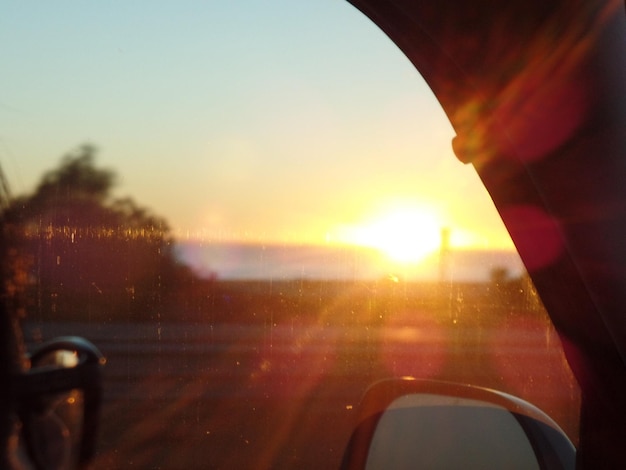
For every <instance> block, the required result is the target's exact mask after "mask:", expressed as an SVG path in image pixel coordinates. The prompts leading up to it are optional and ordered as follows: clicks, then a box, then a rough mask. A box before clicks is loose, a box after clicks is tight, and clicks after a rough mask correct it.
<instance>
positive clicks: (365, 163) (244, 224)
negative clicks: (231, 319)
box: [0, 0, 508, 248]
mask: <svg viewBox="0 0 626 470" xmlns="http://www.w3.org/2000/svg"><path fill="white" fill-rule="evenodd" d="M0 59H1V60H2V68H3V73H2V76H0V164H1V165H2V167H3V168H4V171H5V173H6V174H7V177H8V178H9V180H10V184H11V186H12V188H13V191H14V192H15V193H23V192H28V191H31V190H32V187H33V185H34V184H35V183H36V181H37V180H38V178H39V177H40V176H41V174H42V172H43V171H45V170H46V169H49V168H52V167H54V166H55V165H56V164H57V162H58V161H59V159H60V157H61V156H62V155H63V154H65V153H67V152H68V151H70V150H72V149H74V148H76V147H77V146H78V145H80V144H82V143H84V142H91V143H93V144H95V145H96V146H97V147H99V149H100V154H99V161H98V162H99V164H100V165H102V166H105V167H110V168H113V169H115V170H116V171H117V172H118V173H119V175H120V184H119V187H118V188H117V190H116V191H117V194H118V195H119V196H123V195H130V196H132V197H133V198H134V199H135V200H136V201H137V202H138V203H140V204H141V205H144V206H148V207H150V208H152V209H153V210H154V211H155V212H156V213H158V214H161V215H163V216H165V217H166V218H167V219H168V220H169V221H170V223H171V225H172V226H173V227H174V229H175V230H176V231H177V233H179V234H181V235H183V236H186V235H189V236H203V237H208V238H211V239H246V240H251V241H255V240H262V241H279V242H312V243H323V242H328V241H349V240H345V239H343V238H342V237H344V235H345V234H346V233H352V232H350V230H351V228H354V227H359V226H362V225H363V224H367V223H371V221H372V220H374V219H375V218H376V217H378V216H382V214H384V213H385V211H390V210H393V209H394V208H398V207H403V208H405V209H406V208H411V210H412V211H413V212H412V213H413V214H416V215H415V217H417V218H419V212H420V211H421V210H424V209H426V210H428V211H430V212H434V213H436V214H437V219H438V222H437V223H438V224H440V225H441V226H444V225H445V226H449V227H451V229H452V231H453V235H454V234H460V235H462V236H459V238H457V240H458V242H459V243H460V244H469V245H471V246H474V247H482V248H484V247H498V248H499V247H502V246H508V242H507V241H506V236H505V231H504V229H503V228H502V225H501V223H500V221H499V219H498V217H497V215H496V213H495V210H494V209H493V207H492V204H491V201H490V199H489V197H488V195H487V194H486V192H485V191H484V189H482V186H481V185H480V182H479V181H478V178H477V177H476V175H475V172H474V170H473V169H472V168H471V167H467V166H463V165H462V164H460V163H459V162H458V161H457V160H456V158H455V157H454V155H453V154H452V151H451V146H450V140H451V139H452V137H453V135H454V134H453V131H452V129H451V127H450V125H449V123H448V121H447V119H446V117H445V115H444V114H443V111H442V110H441V108H440V106H439V104H438V103H437V102H436V100H435V99H434V97H433V95H432V93H431V91H430V90H429V89H428V87H427V86H425V84H424V83H423V81H422V79H421V77H420V76H419V74H418V73H417V71H415V69H414V68H413V67H412V65H411V64H410V63H409V61H408V60H407V59H406V58H405V57H404V56H403V55H402V53H401V52H400V51H399V50H398V49H397V48H396V47H395V46H394V45H393V44H392V43H391V42H390V41H389V40H388V39H387V38H386V37H385V36H384V35H383V34H382V33H381V32H380V31H379V30H378V28H377V27H376V26H375V25H373V24H372V23H371V22H370V21H369V20H368V19H367V18H365V17H364V16H363V15H362V14H361V13H360V12H358V11H357V10H355V9H354V8H353V7H352V6H351V5H349V4H348V3H347V2H343V1H339V0H316V1H315V2H311V1H299V0H290V1H276V0H271V1H270V0H266V1H261V0H257V1H253V0H238V1H237V2H216V1H205V2H201V1H197V2H193V1H177V2H162V1H161V2H160V1H155V2H149V3H148V2H128V1H124V2H122V1H109V2H84V1H80V2H79V1H58V2H48V3H40V4H34V3H30V2H28V3H27V2H17V1H5V2H3V7H2V14H1V15H0ZM410 212H411V211H410V210H408V211H406V213H407V214H408V213H410ZM368 221H369V222H368ZM342 234H343V235H342ZM344 238H345V237H344ZM453 240H454V237H453Z"/></svg>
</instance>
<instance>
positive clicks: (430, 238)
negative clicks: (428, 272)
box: [345, 207, 442, 264]
mask: <svg viewBox="0 0 626 470" xmlns="http://www.w3.org/2000/svg"><path fill="white" fill-rule="evenodd" d="M441 227H442V225H441V222H440V220H439V217H437V214H436V213H435V212H434V211H433V210H428V209H425V208H422V207H400V208H395V209H391V210H388V211H386V212H384V213H382V214H379V215H378V216H375V217H373V218H372V219H370V220H367V221H366V222H364V223H363V224H360V225H358V226H356V227H353V228H351V229H350V230H349V231H347V233H346V235H347V237H345V238H347V239H346V240H345V241H347V242H349V243H353V244H356V245H360V246H367V247H372V248H376V249H378V250H380V251H382V252H383V253H384V254H385V255H387V257H389V258H390V259H391V260H392V261H394V262H399V263H406V264H408V263H417V262H419V261H421V260H423V259H424V258H425V257H426V256H428V255H429V254H431V253H432V252H434V251H436V250H437V249H438V248H439V245H440V240H441Z"/></svg>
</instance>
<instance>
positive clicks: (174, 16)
mask: <svg viewBox="0 0 626 470" xmlns="http://www.w3.org/2000/svg"><path fill="white" fill-rule="evenodd" d="M271 4H272V6H271V7H269V6H268V5H267V3H266V2H260V1H252V0H250V1H244V2H236V4H233V5H231V4H217V3H215V2H209V3H202V2H177V3H171V2H163V3H154V4H151V5H150V8H147V6H145V5H141V4H127V3H124V2H114V3H112V4H111V3H107V4H100V3H88V4H84V3H80V2H67V3H64V4H57V3H55V4H54V5H52V4H50V5H38V6H33V5H28V4H18V3H17V2H12V3H11V4H10V5H9V6H8V7H7V8H5V9H4V10H5V11H4V14H3V19H1V20H0V22H1V23H0V24H1V27H0V55H1V56H2V57H3V65H4V66H3V70H4V71H3V78H2V87H0V165H1V167H2V175H3V178H4V180H3V195H4V196H3V204H4V207H5V215H6V218H7V221H8V227H9V230H10V231H11V233H12V236H13V237H14V238H13V239H14V244H15V245H14V249H13V250H12V251H11V253H10V260H9V263H10V266H11V270H12V279H11V280H10V282H9V287H10V288H9V292H10V293H11V295H12V300H13V301H14V303H13V305H14V308H16V309H18V310H19V312H20V314H21V315H22V317H23V324H24V329H25V336H26V339H27V341H28V343H29V344H34V343H37V342H41V341H43V340H45V339H49V338H51V337H54V336H57V335H61V334H79V335H83V336H85V337H87V338H88V339H90V340H91V341H93V342H94V343H95V344H97V345H98V346H99V348H100V349H101V350H102V352H103V353H104V354H105V355H106V356H107V357H108V365H107V369H106V382H105V387H106V390H105V407H104V413H103V423H102V437H101V446H100V448H101V453H100V455H99V457H98V461H97V462H96V467H98V468H113V467H118V468H121V467H126V466H129V465H135V466H138V467H144V468H147V467H150V466H154V465H157V462H158V465H160V466H162V468H180V467H181V466H183V467H185V468H204V465H205V463H206V462H211V464H210V465H211V466H214V467H216V468H218V467H221V468H224V467H230V468H245V467H250V466H260V467H277V468H278V467H299V466H312V465H313V464H312V462H313V463H315V466H324V467H325V466H337V465H338V462H339V461H340V459H341V454H342V452H343V447H344V446H345V444H346V442H347V440H348V437H349V434H350V431H351V428H352V426H353V424H354V423H353V422H352V419H354V417H353V410H354V407H356V405H357V404H358V401H359V398H360V396H361V395H362V393H363V392H364V391H365V389H366V387H367V386H368V384H370V383H372V382H374V381H376V380H379V379H382V378H386V377H390V376H415V377H420V378H432V379H439V380H449V381H455V382H463V383H472V384H474V385H480V386H486V387H492V388H496V389H499V390H503V391H506V392H509V393H512V394H515V395H518V396H520V397H522V398H524V399H526V400H528V401H530V402H532V403H534V404H535V405H537V406H539V407H540V408H542V409H543V410H544V411H546V412H547V413H548V414H549V415H551V416H552V417H553V418H554V419H555V420H556V421H557V422H558V423H559V424H560V425H561V426H562V427H563V428H564V430H565V431H566V432H567V433H568V434H569V435H570V437H571V438H573V439H575V438H576V433H577V424H576V423H577V412H576V410H577V404H578V400H579V397H578V389H577V388H576V386H575V385H574V380H573V378H572V376H571V373H570V372H569V369H568V368H567V366H566V363H565V359H564V357H563V355H562V352H561V349H560V344H559V340H558V337H557V335H556V333H555V332H554V329H553V328H552V326H551V323H550V321H549V319H548V317H547V314H546V312H545V311H544V309H543V307H542V306H541V302H540V300H539V299H538V297H537V295H536V293H535V291H534V289H533V286H532V283H531V282H530V280H529V278H528V277H527V275H526V274H525V271H524V269H523V266H522V264H521V261H520V260H519V258H518V256H517V255H516V254H515V251H514V248H513V245H512V243H511V241H510V239H509V237H508V235H507V233H506V230H505V229H504V227H503V225H502V223H501V221H500V219H499V217H498V215H497V212H496V210H495V209H494V207H493V204H492V202H491V200H490V198H489V195H488V194H487V192H486V191H485V190H484V188H483V187H482V185H481V183H480V181H479V179H478V177H477V176H476V174H475V171H474V169H473V168H472V167H471V166H469V165H467V166H466V165H463V164H461V163H460V162H459V161H458V160H457V159H456V158H455V157H454V155H453V153H452V150H451V144H450V142H451V139H452V138H453V137H454V131H453V130H452V128H451V126H450V124H449V122H448V121H447V118H446V117H445V115H444V113H443V111H442V109H441V107H440V105H439V104H438V103H437V101H436V99H435V98H434V96H433V94H432V92H431V91H430V90H429V89H428V87H427V86H426V85H425V83H424V82H423V80H422V79H421V77H420V76H419V74H418V72H417V71H416V70H415V69H414V68H413V67H412V65H411V64H410V63H409V61H408V60H407V59H406V58H405V57H404V56H403V55H402V54H401V52H400V51H399V50H398V49H397V48H396V47H395V46H394V45H393V44H392V43H391V41H389V40H388V39H387V38H386V37H385V36H384V35H383V33H382V32H380V31H379V30H378V29H377V28H376V27H375V26H374V25H373V24H371V23H370V22H369V20H367V19H366V18H365V17H364V16H362V15H361V14H360V13H359V12H358V11H356V10H355V9H354V8H352V7H351V6H350V5H348V4H347V3H343V2H331V1H321V2H315V5H312V4H309V3H307V2H287V1H273V2H271Z"/></svg>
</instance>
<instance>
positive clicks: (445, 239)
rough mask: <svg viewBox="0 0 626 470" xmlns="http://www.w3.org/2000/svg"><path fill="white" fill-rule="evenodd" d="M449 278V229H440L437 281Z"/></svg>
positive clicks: (444, 280)
mask: <svg viewBox="0 0 626 470" xmlns="http://www.w3.org/2000/svg"><path fill="white" fill-rule="evenodd" d="M449 280H450V229H449V228H448V227H444V228H442V229H441V245H440V247H439V282H441V283H443V282H446V281H449Z"/></svg>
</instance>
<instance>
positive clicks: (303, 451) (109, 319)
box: [3, 147, 580, 469]
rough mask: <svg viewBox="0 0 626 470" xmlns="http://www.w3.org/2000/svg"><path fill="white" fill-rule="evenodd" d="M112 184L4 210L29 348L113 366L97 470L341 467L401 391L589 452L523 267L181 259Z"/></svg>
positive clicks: (277, 255)
mask: <svg viewBox="0 0 626 470" xmlns="http://www.w3.org/2000/svg"><path fill="white" fill-rule="evenodd" d="M114 179H115V175H114V173H113V172H111V171H108V170H102V169H99V168H96V167H95V166H94V149H93V148H91V147H82V148H81V149H79V150H78V152H77V153H75V154H72V155H69V156H68V157H66V158H65V159H64V160H62V162H61V165H60V166H59V168H57V169H54V170H52V171H50V172H49V173H47V174H45V175H44V176H43V178H42V181H41V183H40V185H39V186H38V188H37V189H36V191H35V192H34V193H33V194H32V195H26V196H21V197H18V198H15V199H14V200H13V201H12V202H11V204H9V205H8V207H6V208H5V209H4V211H3V222H4V227H5V236H6V237H7V239H8V240H9V246H8V248H7V253H6V257H7V261H8V262H7V263H6V264H7V266H8V273H6V279H5V288H6V293H7V299H8V300H7V301H8V302H9V303H10V305H11V306H12V308H13V309H14V311H15V312H16V314H17V315H18V316H19V317H20V318H21V321H22V324H23V327H24V334H25V338H26V342H27V345H28V346H29V347H33V346H34V345H35V344H37V343H39V342H42V341H45V340H48V339H51V338H54V337H55V336H60V335H80V336H84V337H86V338H87V339H89V340H91V341H92V342H94V343H95V344H96V345H97V346H98V347H99V348H100V349H101V351H102V352H103V353H104V355H105V356H106V357H107V361H108V362H107V366H106V368H105V383H104V387H105V394H104V408H103V416H102V426H101V439H100V446H99V449H100V452H99V456H98V458H97V461H96V465H95V468H98V469H109V468H130V467H137V468H154V469H179V468H185V469H194V468H198V469H201V468H202V469H206V468H333V467H337V466H338V465H339V463H340V461H341V458H342V454H343V451H344V449H345V446H346V443H347V441H348V439H349V436H350V433H351V431H352V429H353V427H354V425H355V422H354V420H355V415H356V411H355V410H356V409H357V407H358V404H359V400H360V397H361V396H362V394H363V393H364V392H365V390H366V389H367V387H368V386H369V385H371V384H372V383H373V382H375V381H377V380H380V379H384V378H388V377H399V376H413V377H418V378H429V379H436V380H447V381H454V382H460V383H468V384H473V385H478V386H483V387H490V388H495V389H498V390H502V391H505V392H509V393H512V394H514V395H517V396H520V397H522V398H524V399H526V400H528V401H530V402H532V403H533V404H535V405H536V406H538V407H540V408H541V409H543V410H544V411H545V412H547V413H548V414H549V415H550V416H552V417H553V418H554V419H555V420H556V421H557V422H558V423H559V424H560V425H561V426H562V427H563V429H564V430H565V431H566V432H567V433H568V434H569V435H570V437H571V438H572V439H573V440H575V439H576V435H577V426H578V425H577V423H578V405H579V400H580V398H579V393H578V389H577V387H576V385H575V382H574V380H573V378H572V376H571V373H570V372H569V369H568V367H567V365H566V362H565V359H564V357H563V354H562V351H561V347H560V342H559V339H558V337H557V335H556V333H555V332H554V329H553V327H552V325H551V323H550V320H549V318H548V317H547V315H546V312H545V310H544V309H543V307H542V305H541V302H540V301H539V299H538V297H537V295H536V293H535V291H534V288H533V286H532V283H531V282H530V280H529V279H528V277H527V276H525V275H524V274H523V271H520V269H519V266H518V265H516V264H515V263H516V261H515V258H514V257H513V258H511V257H510V254H509V255H507V254H497V253H496V254H492V255H489V254H486V253H483V254H482V257H479V258H472V257H473V256H476V255H475V254H471V253H452V254H449V256H448V255H447V256H448V257H447V259H446V263H447V265H446V269H445V270H443V271H442V270H441V269H440V264H439V263H440V261H441V260H440V258H438V257H437V255H433V257H431V259H430V260H429V261H428V260H427V264H428V263H430V267H429V269H430V272H431V274H430V275H429V276H430V277H427V276H426V277H424V276H422V277H421V278H420V276H418V275H417V274H415V273H413V275H411V273H408V272H399V271H390V269H389V267H388V266H384V265H381V264H380V260H379V261H378V262H377V261H376V259H377V258H376V256H378V255H376V254H375V253H372V252H368V251H366V250H365V251H364V250H361V249H356V248H350V249H349V248H346V247H341V248H320V247H307V246H304V247H286V246H278V245H272V246H267V245H257V246H254V245H237V244H230V245H228V244H226V245H224V244H221V245H212V244H206V243H205V244H204V245H200V244H193V243H190V242H189V241H186V242H185V243H182V244H179V243H177V241H176V240H175V239H174V237H173V236H172V234H171V232H170V229H169V227H168V225H167V222H166V221H165V220H163V219H162V218H160V217H158V216H156V215H154V214H153V213H151V211H149V210H147V209H145V208H142V207H141V206H139V205H138V204H136V203H135V202H134V201H132V200H131V199H129V198H126V199H113V198H112V197H111V195H110V188H111V186H112V184H113V182H114ZM454 256H456V258H455V257H454ZM490 256H491V257H490ZM377 263H379V264H377ZM381 266H382V267H381ZM433 273H436V274H433Z"/></svg>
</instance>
